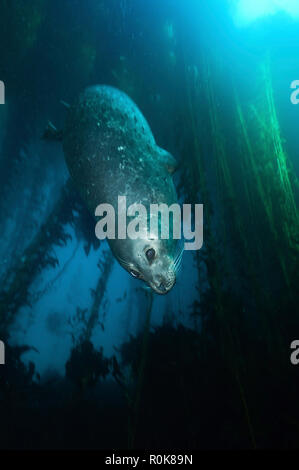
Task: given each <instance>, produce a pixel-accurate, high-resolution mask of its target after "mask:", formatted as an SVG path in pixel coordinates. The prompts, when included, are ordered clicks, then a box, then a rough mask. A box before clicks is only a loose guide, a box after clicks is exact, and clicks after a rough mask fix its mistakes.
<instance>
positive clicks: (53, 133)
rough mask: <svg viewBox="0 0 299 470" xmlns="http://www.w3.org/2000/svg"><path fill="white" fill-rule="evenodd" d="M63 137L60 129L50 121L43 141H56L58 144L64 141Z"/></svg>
mask: <svg viewBox="0 0 299 470" xmlns="http://www.w3.org/2000/svg"><path fill="white" fill-rule="evenodd" d="M62 137H63V133H62V131H59V130H58V129H56V127H55V126H54V124H52V122H50V121H49V122H48V124H47V127H46V129H45V132H44V135H43V139H44V140H54V141H56V142H59V141H61V140H62Z"/></svg>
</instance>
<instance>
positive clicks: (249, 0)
mask: <svg viewBox="0 0 299 470" xmlns="http://www.w3.org/2000/svg"><path fill="white" fill-rule="evenodd" d="M230 3H231V4H233V5H234V7H235V13H234V15H235V22H236V24H237V25H238V26H247V25H248V24H250V23H252V22H254V21H256V20H257V19H259V18H262V17H265V16H269V15H274V14H276V13H279V12H285V13H287V14H288V15H290V16H292V17H293V18H298V19H299V1H298V0H232V1H231V2H230Z"/></svg>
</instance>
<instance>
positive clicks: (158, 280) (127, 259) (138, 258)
mask: <svg viewBox="0 0 299 470" xmlns="http://www.w3.org/2000/svg"><path fill="white" fill-rule="evenodd" d="M124 242H125V243H124V245H123V249H122V250H121V252H118V253H115V255H116V257H117V259H118V261H119V263H120V264H121V265H122V267H123V268H125V269H126V270H127V271H128V272H129V273H130V274H131V275H132V276H133V277H134V278H136V279H141V280H143V281H145V282H146V283H147V284H148V285H149V286H150V287H151V288H152V289H153V290H154V291H155V292H156V293H157V294H162V295H163V294H167V293H168V292H169V291H170V290H171V289H172V287H173V286H174V284H175V282H176V272H177V270H178V268H179V265H180V261H181V259H182V250H181V249H180V250H179V249H178V248H177V243H174V241H173V240H171V241H169V240H160V239H156V240H153V239H137V240H126V241H124ZM169 242H172V243H169ZM170 245H171V246H170Z"/></svg>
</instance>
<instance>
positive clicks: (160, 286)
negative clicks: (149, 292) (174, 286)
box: [158, 282, 167, 293]
mask: <svg viewBox="0 0 299 470" xmlns="http://www.w3.org/2000/svg"><path fill="white" fill-rule="evenodd" d="M158 289H159V291H160V292H162V293H164V292H166V291H167V288H166V286H165V284H164V283H163V282H161V284H160V285H159V287H158Z"/></svg>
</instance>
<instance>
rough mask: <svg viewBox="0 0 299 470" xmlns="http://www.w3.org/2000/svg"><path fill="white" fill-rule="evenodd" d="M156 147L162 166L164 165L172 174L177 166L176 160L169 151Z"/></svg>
mask: <svg viewBox="0 0 299 470" xmlns="http://www.w3.org/2000/svg"><path fill="white" fill-rule="evenodd" d="M158 149H159V160H160V162H161V163H162V165H163V166H165V167H166V169H167V171H168V173H170V174H171V175H172V174H173V173H174V172H175V171H176V170H177V168H178V162H177V161H176V159H175V158H174V157H173V156H172V155H171V153H169V152H167V150H164V149H162V148H161V147H159V148H158Z"/></svg>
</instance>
